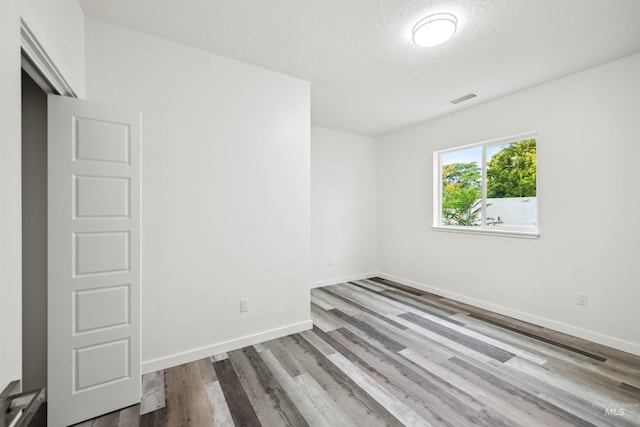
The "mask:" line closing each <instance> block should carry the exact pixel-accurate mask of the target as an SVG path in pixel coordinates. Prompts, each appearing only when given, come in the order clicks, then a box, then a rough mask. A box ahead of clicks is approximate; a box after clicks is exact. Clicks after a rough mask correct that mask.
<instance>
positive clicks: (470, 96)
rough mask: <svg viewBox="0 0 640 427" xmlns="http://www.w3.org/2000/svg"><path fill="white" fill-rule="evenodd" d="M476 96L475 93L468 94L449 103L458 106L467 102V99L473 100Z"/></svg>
mask: <svg viewBox="0 0 640 427" xmlns="http://www.w3.org/2000/svg"><path fill="white" fill-rule="evenodd" d="M476 96H478V95H476V94H475V93H470V94H468V95H465V96H461V97H460V98H456V99H454V100H453V101H451V103H452V104H460V103H461V102H464V101H468V100H469V99H471V98H475V97H476Z"/></svg>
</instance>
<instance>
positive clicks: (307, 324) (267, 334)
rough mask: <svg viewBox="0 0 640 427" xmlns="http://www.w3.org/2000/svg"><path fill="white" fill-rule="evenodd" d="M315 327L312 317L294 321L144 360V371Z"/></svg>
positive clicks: (163, 367)
mask: <svg viewBox="0 0 640 427" xmlns="http://www.w3.org/2000/svg"><path fill="white" fill-rule="evenodd" d="M312 327H313V323H312V321H311V319H309V320H305V321H304V322H300V323H294V324H292V325H287V326H283V327H281V328H276V329H270V330H268V331H263V332H259V333H257V334H252V335H246V336H244V337H240V338H235V339H232V340H229V341H223V342H221V343H217V344H212V345H208V346H205V347H200V348H196V349H193V350H189V351H185V352H182V353H176V354H172V355H170V356H166V357H161V358H158V359H153V360H147V361H146V362H142V373H143V374H148V373H151V372H156V371H160V370H162V369H167V368H171V367H173V366H178V365H182V364H183V363H189V362H193V361H194V360H199V359H204V358H205V357H210V356H214V355H216V354H219V353H225V352H227V351H233V350H237V349H239V348H243V347H247V346H249V345H253V344H258V343H261V342H264V341H269V340H272V339H276V338H280V337H283V336H285V335H290V334H295V333H298V332H302V331H306V330H309V329H311V328H312Z"/></svg>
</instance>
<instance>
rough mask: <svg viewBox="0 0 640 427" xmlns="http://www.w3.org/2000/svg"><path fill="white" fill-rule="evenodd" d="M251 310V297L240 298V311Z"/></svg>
mask: <svg viewBox="0 0 640 427" xmlns="http://www.w3.org/2000/svg"><path fill="white" fill-rule="evenodd" d="M247 311H249V298H242V299H241V300H240V313H245V312H247Z"/></svg>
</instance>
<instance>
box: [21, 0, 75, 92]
mask: <svg viewBox="0 0 640 427" xmlns="http://www.w3.org/2000/svg"><path fill="white" fill-rule="evenodd" d="M19 9H20V15H21V16H22V19H24V20H25V22H26V23H27V25H28V26H29V29H30V30H31V31H32V32H33V34H34V35H35V36H36V38H37V39H38V41H39V42H40V44H41V45H42V46H43V48H44V49H45V50H46V52H47V54H48V55H49V57H50V58H51V60H52V61H53V63H54V64H55V65H56V67H57V68H58V69H59V70H60V72H61V73H62V75H63V76H64V78H65V79H66V80H67V82H68V83H69V85H70V86H71V87H72V88H73V90H74V91H75V93H76V95H77V96H78V97H79V98H84V96H85V58H84V52H85V46H84V44H85V41H84V12H83V11H82V7H81V6H80V2H79V1H77V0H20V2H19Z"/></svg>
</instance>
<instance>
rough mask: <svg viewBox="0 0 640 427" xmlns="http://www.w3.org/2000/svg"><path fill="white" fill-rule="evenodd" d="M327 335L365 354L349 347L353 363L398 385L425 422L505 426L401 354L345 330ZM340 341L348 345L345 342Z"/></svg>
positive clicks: (481, 406)
mask: <svg viewBox="0 0 640 427" xmlns="http://www.w3.org/2000/svg"><path fill="white" fill-rule="evenodd" d="M330 335H331V336H332V337H334V338H336V339H337V340H340V335H342V336H343V337H344V338H346V340H348V341H350V342H351V343H353V344H355V345H356V346H359V347H360V348H361V349H363V350H364V351H355V350H354V347H350V353H352V354H353V356H351V358H352V361H353V362H354V363H362V362H364V364H363V367H364V368H366V367H367V366H375V367H376V370H377V371H378V372H380V373H381V374H382V375H384V377H385V378H388V379H391V380H392V382H393V383H394V384H396V385H397V387H398V389H399V390H400V391H401V393H402V394H401V395H404V396H405V398H404V400H405V401H406V402H407V403H408V404H410V406H411V407H412V408H414V409H415V410H416V411H419V412H420V413H421V414H423V415H424V416H425V417H427V419H428V420H429V418H431V417H433V418H435V421H436V422H437V424H439V425H441V424H451V425H459V426H466V425H485V426H495V427H497V426H503V427H506V426H507V425H508V424H507V423H505V422H504V419H503V418H502V417H501V416H499V414H496V413H494V414H491V413H489V412H488V411H487V410H486V409H485V408H484V405H482V404H481V403H480V402H479V401H478V400H477V399H476V398H475V397H474V396H471V395H470V394H468V393H467V392H466V391H465V390H462V389H458V388H456V387H455V386H454V385H452V384H451V383H449V382H448V381H446V380H444V379H442V378H440V377H436V376H434V375H432V374H430V373H429V372H428V371H425V370H422V369H421V368H419V367H417V366H416V365H414V364H410V363H406V359H404V358H402V357H401V356H400V355H397V354H395V353H393V352H391V351H389V350H388V349H384V348H382V347H378V346H375V345H374V344H372V343H369V342H368V341H367V340H366V339H364V338H363V337H360V336H358V335H357V334H355V333H353V332H351V331H349V330H347V329H339V330H336V331H334V332H332V333H331V334H330ZM340 342H341V343H342V344H343V345H345V346H348V344H346V342H345V341H344V340H342V341H340ZM355 353H357V355H355ZM416 368H418V369H416ZM441 414H447V417H446V418H444V417H442V415H441Z"/></svg>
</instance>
